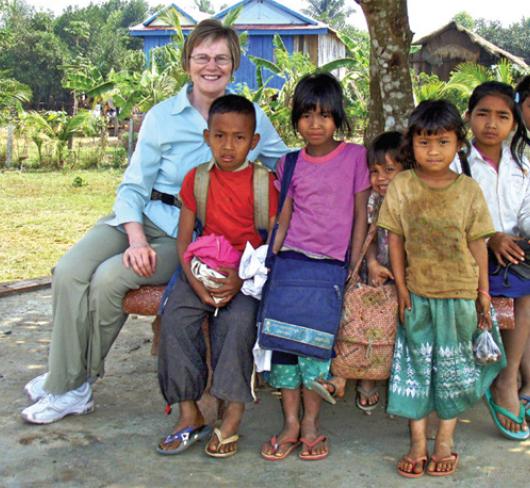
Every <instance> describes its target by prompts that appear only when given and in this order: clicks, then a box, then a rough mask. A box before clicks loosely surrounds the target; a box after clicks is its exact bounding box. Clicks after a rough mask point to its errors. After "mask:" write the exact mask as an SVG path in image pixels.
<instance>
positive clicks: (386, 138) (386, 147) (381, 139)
mask: <svg viewBox="0 0 530 488" xmlns="http://www.w3.org/2000/svg"><path fill="white" fill-rule="evenodd" d="M402 143H403V134H402V133H401V132H398V131H395V130H392V131H388V132H383V133H381V134H379V135H378V136H377V137H375V138H374V140H373V141H372V142H371V143H370V144H369V145H368V152H367V155H366V157H367V159H368V166H373V165H374V164H383V163H384V162H385V156H386V155H387V154H389V155H390V156H391V157H392V159H394V160H397V154H398V151H399V148H400V147H401V144H402Z"/></svg>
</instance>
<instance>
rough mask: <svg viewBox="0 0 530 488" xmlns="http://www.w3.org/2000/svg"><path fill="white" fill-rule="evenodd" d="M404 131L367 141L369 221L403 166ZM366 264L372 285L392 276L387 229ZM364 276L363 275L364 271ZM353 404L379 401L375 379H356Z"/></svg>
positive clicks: (368, 406) (339, 389) (367, 406)
mask: <svg viewBox="0 0 530 488" xmlns="http://www.w3.org/2000/svg"><path fill="white" fill-rule="evenodd" d="M402 141H403V135H402V134H401V132H397V131H389V132H383V133H381V134H379V135H378V136H377V137H375V138H374V140H373V141H372V142H371V143H370V144H369V145H368V147H367V149H368V151H367V155H366V156H367V162H368V170H369V173H370V185H371V186H372V193H371V194H370V197H369V198H368V223H369V224H372V223H374V222H376V221H377V215H378V213H379V208H380V206H381V203H382V201H383V198H384V196H385V194H386V190H387V188H388V185H389V184H390V182H391V181H392V179H393V178H394V176H396V175H397V174H398V173H399V172H400V171H403V169H404V166H403V164H401V163H400V162H398V160H397V154H398V151H399V148H400V146H401V143H402ZM366 263H367V268H368V277H367V282H368V284H370V285H372V286H380V285H383V284H384V283H385V282H386V281H387V280H389V279H394V277H393V275H392V272H391V271H390V258H389V255H388V231H387V230H386V229H381V228H378V229H377V234H376V238H375V239H374V240H373V241H372V244H371V245H370V247H369V248H368V251H367V253H366ZM363 279H365V276H364V273H363ZM331 381H332V383H333V385H334V386H335V388H336V393H335V394H336V396H338V397H342V396H343V395H344V390H345V387H346V379H345V378H340V377H338V376H335V377H334V378H333V379H332V380H331ZM355 405H356V406H357V408H359V409H360V410H362V411H363V412H364V413H365V414H366V415H371V414H372V411H373V410H375V409H376V408H377V406H378V405H379V391H378V390H377V386H376V382H375V381H372V380H359V381H358V382H357V388H356V394H355Z"/></svg>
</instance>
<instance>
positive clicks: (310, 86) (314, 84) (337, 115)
mask: <svg viewBox="0 0 530 488" xmlns="http://www.w3.org/2000/svg"><path fill="white" fill-rule="evenodd" d="M317 105H318V106H319V107H320V110H325V111H326V112H329V113H330V114H331V115H332V117H333V121H334V122H335V127H336V128H337V129H339V130H341V131H342V132H344V133H345V134H349V133H350V132H351V127H350V124H349V122H348V118H347V116H346V111H345V110H344V97H343V95H342V87H341V85H340V83H339V82H338V81H337V78H335V77H334V76H333V75H331V74H329V73H313V74H309V75H306V76H304V77H303V78H302V79H301V80H300V81H299V82H298V84H297V85H296V88H295V89H294V97H293V110H292V112H291V123H292V124H293V128H294V130H296V129H297V126H298V121H299V120H300V119H301V118H302V115H303V114H304V113H307V112H311V111H312V110H315V109H316V108H317Z"/></svg>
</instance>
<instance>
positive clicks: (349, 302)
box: [331, 283, 398, 380]
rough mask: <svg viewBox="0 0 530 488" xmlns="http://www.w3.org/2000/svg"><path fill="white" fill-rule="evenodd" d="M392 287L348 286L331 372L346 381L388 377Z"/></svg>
mask: <svg viewBox="0 0 530 488" xmlns="http://www.w3.org/2000/svg"><path fill="white" fill-rule="evenodd" d="M397 310H398V302H397V294H396V288H395V286H394V285H383V286H379V287H372V286H368V285H365V284H362V283H357V284H350V285H349V286H348V287H347V288H346V291H345V294H344V307H343V312H342V322H341V325H340V329H339V333H338V335H337V340H336V343H335V352H336V354H337V357H336V358H335V359H333V361H332V365H331V371H332V373H333V374H334V375H335V376H340V377H342V378H348V379H369V380H384V379H387V378H388V377H389V376H390V368H391V366H392V355H393V351H394V342H395V338H396V327H397Z"/></svg>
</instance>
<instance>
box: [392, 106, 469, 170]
mask: <svg viewBox="0 0 530 488" xmlns="http://www.w3.org/2000/svg"><path fill="white" fill-rule="evenodd" d="M443 131H447V132H453V131H454V132H455V134H456V139H457V141H458V143H459V144H461V145H462V146H464V147H466V148H468V147H469V143H468V142H467V138H466V134H467V130H466V126H465V124H464V121H463V120H462V116H461V115H460V112H459V111H458V109H457V108H456V107H455V106H454V105H453V104H452V103H451V102H449V101H448V100H443V99H442V100H424V101H423V102H420V103H419V104H418V106H417V107H416V108H415V109H414V110H413V111H412V113H411V114H410V117H409V123H408V127H407V131H406V132H405V135H404V141H403V144H402V146H401V150H400V154H399V156H398V161H400V162H401V163H402V164H403V165H404V166H405V167H406V168H409V167H415V165H416V161H415V159H414V149H413V142H412V139H413V137H414V136H415V135H418V134H423V133H425V134H427V135H429V136H431V135H433V134H438V133H439V132H443ZM461 153H462V151H461ZM459 155H460V156H461V154H460V153H459Z"/></svg>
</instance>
